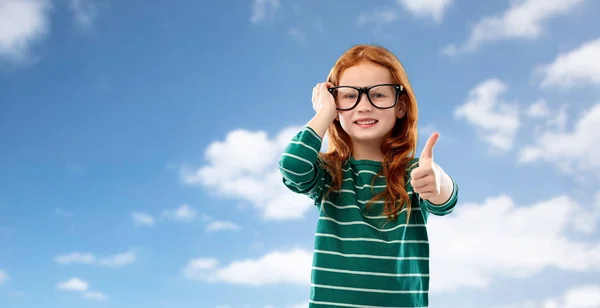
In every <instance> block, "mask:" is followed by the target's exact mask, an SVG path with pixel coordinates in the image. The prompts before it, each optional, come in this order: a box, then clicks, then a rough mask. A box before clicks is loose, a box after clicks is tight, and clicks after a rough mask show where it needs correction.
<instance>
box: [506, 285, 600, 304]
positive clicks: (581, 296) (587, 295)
mask: <svg viewBox="0 0 600 308" xmlns="http://www.w3.org/2000/svg"><path fill="white" fill-rule="evenodd" d="M596 307H600V285H581V286H576V287H573V288H571V289H569V290H567V291H566V292H565V293H564V294H563V295H562V296H557V297H551V298H548V299H546V300H544V301H540V302H535V301H527V302H523V303H519V304H512V305H509V306H505V307H496V308H596Z"/></svg>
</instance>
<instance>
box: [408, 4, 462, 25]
mask: <svg viewBox="0 0 600 308" xmlns="http://www.w3.org/2000/svg"><path fill="white" fill-rule="evenodd" d="M397 1H398V4H400V5H401V6H402V7H404V9H405V10H407V11H408V12H410V13H411V14H413V15H415V16H417V17H427V18H431V19H433V20H434V21H435V22H441V21H442V19H443V18H444V14H445V13H446V11H448V9H449V8H450V7H451V6H452V4H453V3H454V0H397Z"/></svg>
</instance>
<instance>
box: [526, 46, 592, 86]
mask: <svg viewBox="0 0 600 308" xmlns="http://www.w3.org/2000/svg"><path fill="white" fill-rule="evenodd" d="M599 54H600V38H597V39H595V40H592V41H589V42H585V43H583V44H581V45H579V46H577V47H576V48H574V49H573V50H570V51H568V52H565V53H563V54H559V55H558V56H557V57H556V58H555V59H554V61H552V62H551V63H549V64H545V65H542V66H540V67H539V68H538V69H537V74H539V75H541V76H543V77H542V80H541V82H540V87H541V88H543V89H547V88H550V87H553V88H559V89H572V88H575V87H582V86H587V85H593V86H598V85H600V61H598V55H599Z"/></svg>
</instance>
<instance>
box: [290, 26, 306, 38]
mask: <svg viewBox="0 0 600 308" xmlns="http://www.w3.org/2000/svg"><path fill="white" fill-rule="evenodd" d="M288 35H289V36H290V37H291V38H292V39H293V40H295V41H296V42H304V41H305V40H306V33H304V31H302V30H300V29H298V28H296V27H292V28H290V29H289V30H288Z"/></svg>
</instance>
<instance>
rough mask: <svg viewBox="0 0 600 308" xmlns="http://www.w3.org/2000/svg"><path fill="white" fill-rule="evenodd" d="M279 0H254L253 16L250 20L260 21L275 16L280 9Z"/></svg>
mask: <svg viewBox="0 0 600 308" xmlns="http://www.w3.org/2000/svg"><path fill="white" fill-rule="evenodd" d="M279 5H280V3H279V0H254V2H253V3H252V17H251V18H250V21H251V22H253V23H258V22H261V21H265V20H266V19H269V18H273V16H274V15H275V13H276V12H277V10H278V9H279Z"/></svg>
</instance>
